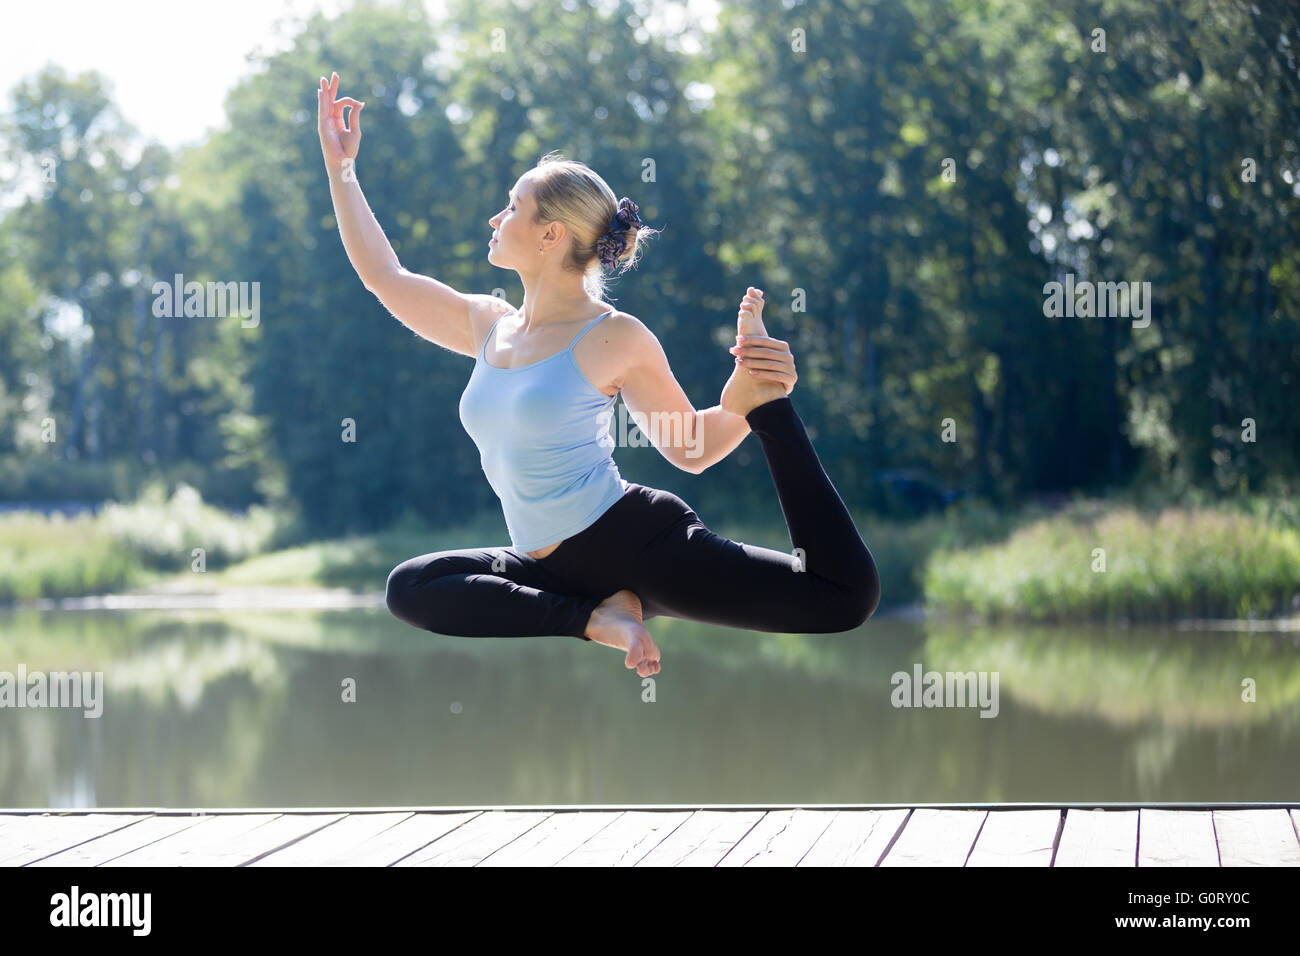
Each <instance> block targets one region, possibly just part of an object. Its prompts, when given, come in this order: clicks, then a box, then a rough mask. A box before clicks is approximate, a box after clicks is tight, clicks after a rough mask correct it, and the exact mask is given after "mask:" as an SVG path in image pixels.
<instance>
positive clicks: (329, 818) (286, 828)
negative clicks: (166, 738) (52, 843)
mask: <svg viewBox="0 0 1300 956" xmlns="http://www.w3.org/2000/svg"><path fill="white" fill-rule="evenodd" d="M343 816H344V814H342V813H289V814H275V813H271V814H231V815H229V816H218V817H216V818H215V819H214V820H213V821H212V822H211V823H210V824H200V825H198V826H194V827H190V828H189V829H188V830H182V831H181V832H180V833H178V834H176V835H175V836H171V837H167V838H166V839H163V840H159V841H157V842H156V843H153V844H151V845H150V846H147V847H142V848H141V849H139V850H135V851H133V852H131V853H127V854H124V855H122V856H119V857H117V858H116V859H114V860H111V861H109V862H108V863H106V864H105V866H241V865H243V864H245V863H247V862H249V861H250V860H254V859H256V858H257V857H259V856H261V855H262V854H264V853H269V852H271V851H272V850H276V849H279V848H280V847H282V846H284V845H285V844H287V843H291V842H293V841H294V840H297V839H300V838H301V837H303V836H305V835H307V834H308V833H311V832H313V831H315V830H318V829H320V828H321V827H323V826H327V825H329V824H330V823H333V822H334V821H336V820H338V819H340V818H341V817H343ZM250 818H254V819H253V820H252V821H250ZM250 822H251V825H249V824H250ZM218 833H219V835H218ZM191 837H192V838H191Z"/></svg>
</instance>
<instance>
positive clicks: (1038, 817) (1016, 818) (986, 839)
mask: <svg viewBox="0 0 1300 956" xmlns="http://www.w3.org/2000/svg"><path fill="white" fill-rule="evenodd" d="M1060 827H1061V811H1060V810H990V811H989V815H988V817H987V818H986V819H985V820H984V826H982V827H981V828H980V834H979V837H978V838H977V839H976V840H975V849H974V850H972V851H971V855H970V858H969V859H968V860H967V861H966V865H967V866H1051V865H1052V851H1053V850H1054V849H1055V848H1056V831H1057V830H1059V829H1060Z"/></svg>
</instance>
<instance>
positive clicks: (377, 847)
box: [249, 810, 482, 866]
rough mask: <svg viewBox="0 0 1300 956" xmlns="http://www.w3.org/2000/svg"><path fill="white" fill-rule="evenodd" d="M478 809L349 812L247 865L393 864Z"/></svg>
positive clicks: (470, 817) (451, 828) (467, 818)
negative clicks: (459, 810) (445, 811)
mask: <svg viewBox="0 0 1300 956" xmlns="http://www.w3.org/2000/svg"><path fill="white" fill-rule="evenodd" d="M481 812H482V811H479V810H470V811H466V812H464V813H410V812H407V811H398V812H393V813H351V814H348V815H347V816H346V817H344V818H343V819H342V820H340V821H338V822H337V823H332V824H330V825H329V826H327V827H325V828H324V829H322V830H318V831H317V832H316V833H312V834H309V835H307V836H305V837H303V838H302V839H301V840H299V841H297V842H296V843H291V844H289V845H288V846H287V847H285V848H284V849H282V850H277V851H275V852H274V853H270V854H268V855H266V856H264V857H262V858H261V859H260V860H257V861H256V862H254V863H250V864H249V866H392V865H393V864H394V863H396V862H397V861H398V860H400V859H402V858H403V857H405V856H409V855H410V854H412V853H414V852H416V851H417V850H419V849H421V848H422V847H426V846H428V845H429V844H430V843H432V842H433V841H434V840H436V839H438V838H439V837H441V836H442V835H443V834H445V833H449V832H451V831H452V830H454V829H456V827H458V826H460V825H461V824H463V823H466V822H468V821H469V820H472V819H474V817H476V816H478V815H479V814H480V813H481Z"/></svg>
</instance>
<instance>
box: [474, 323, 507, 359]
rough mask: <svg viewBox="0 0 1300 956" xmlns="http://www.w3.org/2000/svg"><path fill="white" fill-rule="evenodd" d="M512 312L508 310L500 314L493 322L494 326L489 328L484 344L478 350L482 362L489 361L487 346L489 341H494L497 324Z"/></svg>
mask: <svg viewBox="0 0 1300 956" xmlns="http://www.w3.org/2000/svg"><path fill="white" fill-rule="evenodd" d="M510 314H511V313H509V312H507V313H505V314H504V315H498V316H497V320H496V322H493V323H492V328H490V329H488V334H487V337H486V338H485V339H483V344H482V346H480V347H479V350H478V358H479V361H480V362H483V363H484V364H486V363H487V347H488V343H489V342H491V341H492V333H493V332H495V331H496V330H497V325H498V324H500V322H501V320H502V319H504V318H505V317H506V316H507V315H510Z"/></svg>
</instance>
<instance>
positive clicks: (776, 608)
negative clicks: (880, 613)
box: [630, 518, 880, 634]
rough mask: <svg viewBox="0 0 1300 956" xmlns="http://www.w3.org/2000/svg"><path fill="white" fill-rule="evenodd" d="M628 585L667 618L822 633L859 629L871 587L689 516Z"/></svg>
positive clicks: (873, 598) (648, 554) (873, 592)
mask: <svg viewBox="0 0 1300 956" xmlns="http://www.w3.org/2000/svg"><path fill="white" fill-rule="evenodd" d="M643 558H644V563H643V571H642V574H641V575H640V577H639V579H638V580H637V581H636V583H635V584H633V585H630V587H631V588H632V590H634V591H635V592H636V593H637V594H638V595H640V596H641V599H642V601H643V602H644V601H650V602H653V603H654V604H655V605H656V606H658V607H660V608H662V609H663V613H664V614H665V615H667V616H669V617H677V618H684V619H686V620H692V621H702V622H704V623H708V624H720V625H723V626H725V627H737V628H743V629H745V630H751V631H767V632H770V633H775V634H829V633H837V632H840V631H851V630H853V629H854V628H857V627H859V626H860V625H861V624H862V623H863V622H864V621H866V619H867V618H868V617H870V616H871V613H872V612H873V611H874V610H875V607H876V603H877V601H878V600H879V593H880V591H879V585H876V584H872V583H871V580H872V579H868V578H862V579H860V582H866V583H859V584H857V585H853V586H850V585H846V584H842V583H840V582H839V581H837V580H833V579H831V578H829V577H827V576H826V575H824V574H821V573H819V572H817V571H814V570H812V569H811V568H807V567H803V566H802V564H801V562H800V561H799V560H798V559H797V558H795V557H794V556H792V555H790V554H786V553H785V552H783V551H773V550H771V549H769V548H760V547H756V546H755V545H751V544H744V543H742V542H738V541H732V540H729V539H728V538H724V537H722V536H721V535H718V534H715V533H713V532H712V531H710V530H709V529H708V528H707V527H705V526H704V524H703V523H702V522H701V521H699V519H698V518H696V519H695V520H693V521H690V522H689V523H683V524H681V525H679V526H677V527H675V528H673V529H672V530H671V532H670V533H668V534H667V535H665V536H663V537H662V538H661V539H659V540H658V541H656V542H655V543H654V544H653V545H652V546H651V547H650V548H648V549H647V550H646V551H645V552H644V554H643Z"/></svg>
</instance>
